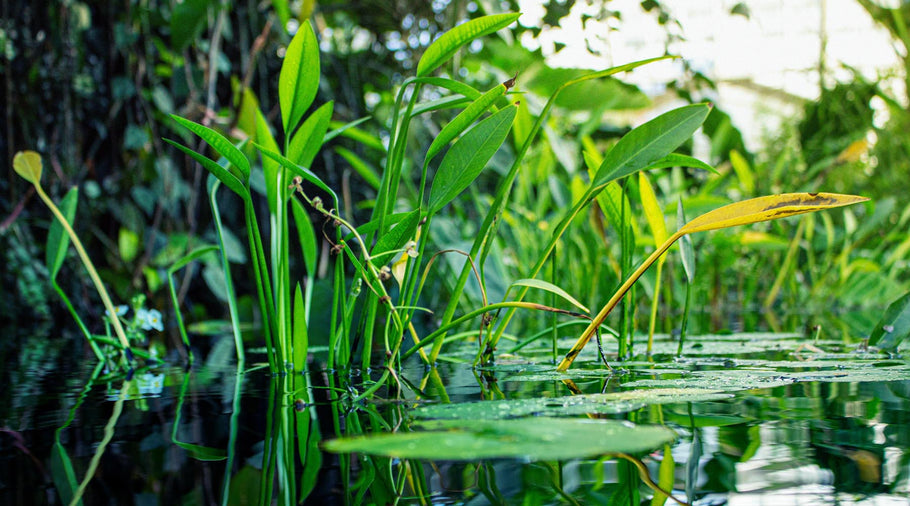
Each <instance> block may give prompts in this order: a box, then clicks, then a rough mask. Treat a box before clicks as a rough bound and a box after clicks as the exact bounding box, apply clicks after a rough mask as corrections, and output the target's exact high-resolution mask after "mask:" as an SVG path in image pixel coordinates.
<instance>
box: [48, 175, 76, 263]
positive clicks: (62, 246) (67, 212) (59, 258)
mask: <svg viewBox="0 0 910 506" xmlns="http://www.w3.org/2000/svg"><path fill="white" fill-rule="evenodd" d="M78 201H79V187H78V186H74V187H72V188H70V189H69V191H68V192H66V195H64V197H63V200H61V201H60V212H61V213H63V216H64V217H65V218H66V221H67V223H69V224H70V226H72V225H73V220H74V219H75V217H76V204H77V203H78ZM69 244H70V236H69V234H67V233H66V232H64V230H63V225H61V224H60V222H59V221H58V220H53V221H52V222H51V228H50V230H49V231H48V233H47V248H46V251H45V265H47V271H48V275H49V276H50V278H51V279H55V278H56V277H57V273H58V272H60V267H61V266H62V265H63V259H64V258H66V250H67V248H68V247H69Z"/></svg>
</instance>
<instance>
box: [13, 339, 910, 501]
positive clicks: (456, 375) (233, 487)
mask: <svg viewBox="0 0 910 506" xmlns="http://www.w3.org/2000/svg"><path fill="white" fill-rule="evenodd" d="M763 339H764V341H762V340H763ZM759 341H761V343H759ZM756 343H758V344H756ZM762 343H763V344H762ZM769 343H770V344H769ZM699 344H700V345H701V346H699ZM824 344H825V343H820V345H821V346H822V347H825V346H824ZM792 345H793V343H792V342H791V341H787V340H785V339H777V338H776V337H774V336H764V337H760V338H757V337H755V336H740V337H737V336H732V337H731V336H727V337H723V338H717V339H713V340H712V339H706V340H703V341H702V342H699V341H698V339H695V340H694V341H693V343H692V344H691V348H690V349H689V351H690V353H687V355H686V358H684V359H682V360H675V359H673V358H672V357H671V356H669V355H659V354H658V355H657V360H656V361H655V362H653V363H651V362H645V361H640V362H632V363H626V364H623V369H624V372H622V371H618V372H621V374H617V375H614V376H607V375H605V374H603V368H602V367H601V366H599V365H597V364H596V363H590V364H588V365H586V366H584V367H582V368H581V369H580V370H579V372H578V373H576V376H575V377H574V378H573V379H574V387H575V388H577V389H578V390H579V391H581V392H584V393H598V392H623V391H630V390H633V389H638V388H653V387H682V388H694V387H699V388H708V387H710V388H717V389H720V390H725V391H728V392H730V395H729V397H727V398H722V399H715V400H710V401H700V402H679V403H664V404H661V405H659V406H655V405H645V406H642V407H637V408H635V409H630V410H628V411H625V412H622V413H617V414H612V415H598V416H601V417H607V418H615V419H619V420H630V421H634V422H635V423H637V424H641V425H647V424H663V425H665V426H667V427H670V428H671V429H673V430H674V431H675V432H676V434H677V438H676V440H675V442H673V443H672V444H670V446H669V449H670V454H671V455H672V464H673V475H674V479H673V484H674V486H673V495H674V497H676V498H678V499H680V500H683V501H687V500H690V501H692V502H693V503H694V504H702V505H708V504H730V505H751V504H757V505H790V504H793V505H811V504H870V505H886V504H888V505H890V504H901V505H903V504H910V365H908V363H907V362H906V361H905V360H901V359H890V360H885V359H884V358H882V357H878V356H867V355H864V354H856V353H853V352H852V351H851V350H848V349H839V347H838V345H836V344H831V345H829V346H827V347H825V348H826V349H827V350H832V349H834V350H835V352H837V353H832V352H829V353H827V354H817V353H811V352H810V353H808V356H806V355H805V353H804V352H800V353H797V354H795V355H794V354H793V353H791V352H790V351H787V350H792V349H793V346H792ZM667 346H670V344H669V343H667ZM674 346H675V345H674ZM753 346H756V347H758V348H761V349H763V350H764V351H763V352H757V351H754V350H752V347H753ZM657 349H658V351H660V347H659V346H658V348H657ZM541 353H543V350H541ZM527 355H528V356H533V355H534V353H533V351H532V352H530V353H528V354H527ZM61 360H63V361H64V362H65V359H58V360H57V361H52V362H51V363H48V362H46V361H40V360H32V361H31V362H30V361H29V360H26V359H24V358H23V357H21V356H20V357H19V362H18V363H16V364H12V366H8V367H7V368H6V370H5V371H4V372H3V374H4V378H5V380H4V381H6V380H9V384H8V385H7V387H6V388H5V389H4V392H3V394H2V399H0V427H2V429H0V504H4V505H20V504H21V505H33V504H68V503H69V502H70V500H71V499H72V498H73V497H74V496H77V495H80V494H81V498H82V504H118V505H119V504H137V505H156V504H161V505H171V504H288V503H306V504H386V503H395V502H397V503H399V504H422V503H427V504H429V503H432V504H490V503H494V504H495V503H508V504H572V503H576V504H636V503H638V502H640V503H641V504H650V497H651V495H652V494H653V491H652V489H651V488H649V487H648V486H646V485H645V484H644V483H643V482H642V481H641V480H640V478H639V475H638V472H637V471H636V469H635V467H634V466H633V465H632V464H631V463H630V462H629V461H626V460H623V459H617V458H614V456H611V455H607V456H603V457H593V458H584V459H573V460H568V461H562V462H559V461H546V460H543V461H534V462H531V461H528V460H527V459H492V460H486V461H469V462H452V461H408V460H400V459H395V458H386V457H373V456H365V455H359V454H355V455H336V454H332V453H327V452H325V451H322V450H321V449H320V447H319V441H321V440H325V439H330V438H334V437H336V436H338V435H340V434H348V435H352V434H358V433H368V432H374V431H378V432H381V431H388V430H390V429H396V430H398V431H407V430H408V427H409V426H410V424H411V422H412V419H411V415H410V413H411V410H412V409H414V408H415V407H420V406H426V405H429V404H432V403H442V402H446V401H447V402H451V403H461V402H471V401H480V400H484V399H487V400H489V399H533V398H540V397H552V398H558V399H564V398H566V397H568V396H572V395H573V392H572V391H571V389H570V388H569V387H568V386H567V384H566V383H565V382H563V381H562V380H561V379H564V378H558V377H555V376H553V366H552V365H546V364H543V365H540V361H541V360H539V357H538V362H537V365H535V364H534V363H529V362H528V359H527V357H526V358H523V359H518V358H517V357H516V358H513V359H511V360H510V359H508V358H507V359H505V360H502V359H501V360H500V364H499V365H498V366H497V367H494V368H492V369H489V370H483V371H474V370H472V369H471V368H470V367H469V366H463V365H451V364H443V365H441V366H440V367H439V369H438V371H437V372H438V376H437V375H435V374H433V373H432V371H427V370H425V369H424V368H423V367H422V366H419V365H417V364H414V365H413V366H409V367H406V368H405V370H404V371H402V372H401V373H400V375H399V376H400V377H399V379H400V385H401V387H400V389H394V388H393V389H391V390H390V389H387V388H383V389H381V390H380V391H379V392H378V393H379V398H381V399H384V400H381V401H370V402H365V401H364V402H357V403H352V402H351V398H352V397H353V395H356V393H357V392H358V391H359V390H358V389H362V386H358V385H360V384H362V379H363V378H362V377H360V376H359V375H356V374H355V375H346V374H342V373H338V372H335V373H330V372H327V371H324V370H320V369H318V367H313V369H312V370H311V371H308V372H307V373H306V375H300V376H296V377H294V376H292V377H287V376H285V377H276V376H271V375H269V374H268V372H267V371H266V370H265V369H263V368H261V367H260V368H257V367H256V363H255V358H253V359H252V360H253V361H252V362H250V363H248V364H247V365H246V367H245V368H244V370H240V371H238V370H237V368H236V367H232V366H225V365H213V364H211V363H210V364H208V365H207V364H205V363H202V364H198V365H196V366H194V367H193V368H192V369H191V370H189V371H186V370H184V369H183V368H179V367H159V368H152V369H146V370H141V371H137V372H136V373H135V374H134V375H132V376H131V377H124V376H115V377H104V374H105V372H104V371H101V370H95V371H93V370H92V368H91V364H89V367H76V366H74V365H73V364H69V366H62V365H61ZM36 364H45V365H43V366H42V365H36ZM50 364H53V365H50ZM317 364H318V362H317ZM378 374H379V371H372V372H371V375H372V377H373V378H374V379H375V378H376V377H378ZM712 385H713V386H712ZM547 414H548V415H552V413H549V412H548V413H547ZM540 420H541V423H543V424H545V423H546V420H547V418H540ZM641 457H642V462H643V463H644V464H645V465H647V466H648V469H649V471H650V476H651V477H652V478H653V479H654V480H655V481H656V480H657V477H658V469H659V466H660V462H661V461H663V460H664V459H666V458H667V455H666V452H665V451H664V449H663V448H662V447H661V448H655V449H654V451H653V452H652V453H650V454H647V455H641ZM90 472H91V476H90V478H89V479H88V480H86V476H87V475H88V474H89V473H90ZM83 482H85V484H84V485H83ZM268 484H271V487H270V488H269V487H268V486H267V485H268ZM80 487H81V490H80ZM420 496H422V499H421V498H420ZM667 504H673V503H672V502H670V501H668V502H667Z"/></svg>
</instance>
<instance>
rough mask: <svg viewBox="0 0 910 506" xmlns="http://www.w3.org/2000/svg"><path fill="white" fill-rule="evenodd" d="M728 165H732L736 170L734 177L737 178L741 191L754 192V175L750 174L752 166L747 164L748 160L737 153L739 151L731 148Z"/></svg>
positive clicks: (749, 193) (750, 193)
mask: <svg viewBox="0 0 910 506" xmlns="http://www.w3.org/2000/svg"><path fill="white" fill-rule="evenodd" d="M730 165H732V166H733V170H734V171H735V172H736V177H737V178H739V184H740V186H741V187H742V189H743V191H744V192H746V194H747V195H752V194H753V193H755V177H754V176H753V175H752V168H751V167H750V166H749V161H748V160H746V158H745V157H744V156H743V155H741V154H739V151H737V150H735V149H731V150H730Z"/></svg>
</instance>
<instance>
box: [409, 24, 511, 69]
mask: <svg viewBox="0 0 910 506" xmlns="http://www.w3.org/2000/svg"><path fill="white" fill-rule="evenodd" d="M519 16H521V14H520V13H518V14H514V13H513V14H494V15H492V16H483V17H480V18H477V19H472V20H470V21H468V22H466V23H462V24H460V25H458V26H456V27H455V28H452V29H451V30H449V31H447V32H446V33H444V34H442V35H441V36H440V37H439V38H438V39H436V41H434V42H433V43H432V44H430V47H428V48H427V50H426V51H424V53H423V56H421V57H420V61H419V62H418V63H417V77H424V76H426V75H428V74H430V73H431V72H433V71H434V70H436V69H437V68H439V66H440V65H442V64H443V63H445V62H447V61H449V59H450V58H451V57H452V56H453V55H455V53H456V52H457V51H458V50H459V49H461V48H462V47H463V46H465V45H466V44H469V43H470V42H471V41H473V40H474V39H476V38H478V37H483V36H484V35H487V34H490V33H493V32H495V31H497V30H500V29H502V28H505V27H507V26H509V25H511V24H512V23H513V22H514V21H515V20H516V19H518V17H519Z"/></svg>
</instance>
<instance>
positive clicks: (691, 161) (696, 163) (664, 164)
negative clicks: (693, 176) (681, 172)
mask: <svg viewBox="0 0 910 506" xmlns="http://www.w3.org/2000/svg"><path fill="white" fill-rule="evenodd" d="M670 167H692V168H693V169H704V170H707V171H708V172H713V173H715V174H720V172H717V169H715V168H714V167H712V166H711V165H709V164H707V163H705V162H703V161H701V160H699V159H698V158H695V157H692V156H688V155H681V154H679V153H670V154H669V155H667V156H665V157H663V158H661V159H660V160H657V161H656V162H654V163H652V164H651V165H648V166H647V167H645V168H644V170H657V169H667V168H670Z"/></svg>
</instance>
